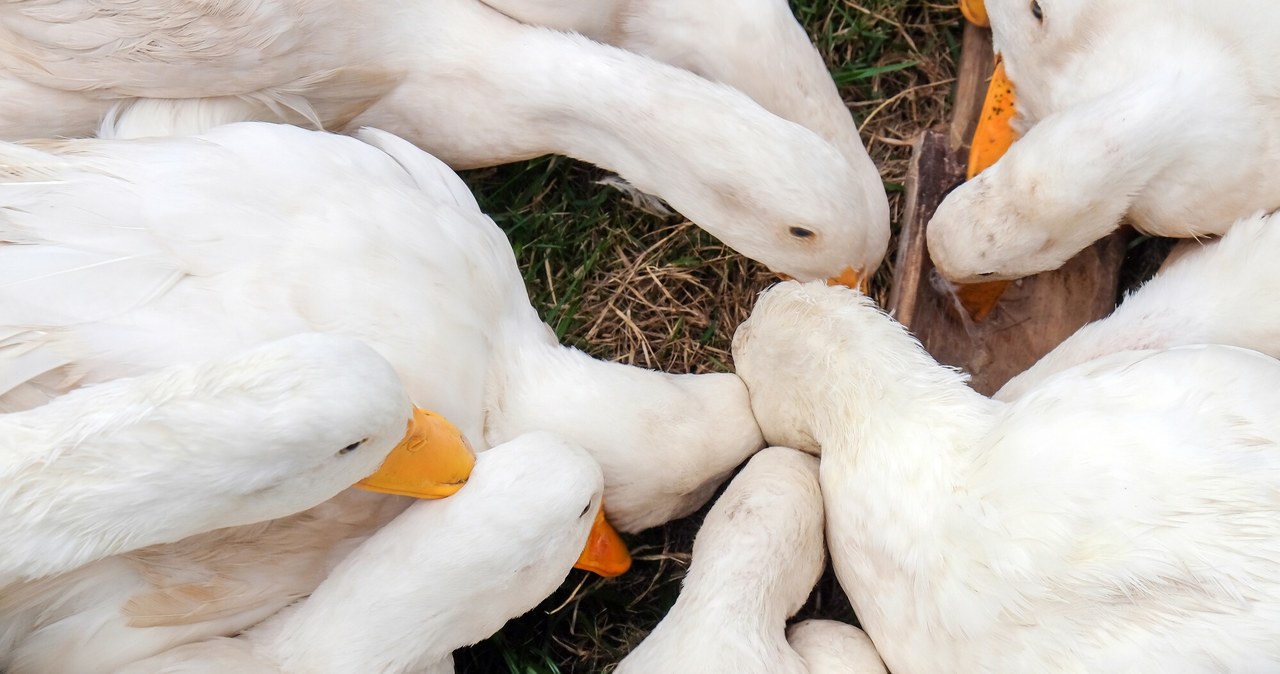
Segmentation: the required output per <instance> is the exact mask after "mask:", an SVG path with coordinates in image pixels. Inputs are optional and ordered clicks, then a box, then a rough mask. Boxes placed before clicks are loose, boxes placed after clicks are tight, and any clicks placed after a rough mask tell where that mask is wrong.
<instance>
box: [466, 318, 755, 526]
mask: <svg viewBox="0 0 1280 674" xmlns="http://www.w3.org/2000/svg"><path fill="white" fill-rule="evenodd" d="M523 327H524V329H522V330H506V331H504V333H506V334H507V335H508V336H510V337H512V338H510V339H508V340H507V341H506V343H505V345H504V346H503V347H501V353H500V355H499V356H498V357H496V358H495V362H499V363H501V369H494V370H492V371H491V372H490V376H489V381H488V382H487V383H486V391H485V420H484V426H485V431H484V432H485V440H486V442H487V444H489V445H490V446H492V445H495V444H498V443H501V442H505V441H508V440H511V439H512V438H515V437H516V436H518V435H521V434H523V433H527V432H529V431H534V430H544V431H550V432H553V433H556V434H559V435H562V436H564V437H566V438H569V439H571V440H573V441H574V442H576V443H577V444H580V445H582V446H583V447H585V448H586V449H587V450H588V451H589V452H591V454H592V456H593V457H594V458H595V459H596V461H597V462H598V463H599V464H600V467H601V469H602V470H603V471H604V475H605V485H606V487H605V503H606V506H605V509H606V511H607V512H608V513H609V520H610V522H611V523H612V524H613V525H614V526H615V527H617V528H619V529H620V530H623V531H639V530H641V529H645V528H648V527H651V526H656V525H658V524H661V523H663V522H666V521H668V520H670V519H673V518H675V517H682V516H684V515H687V514H689V513H690V512H691V511H692V510H694V509H696V508H698V507H699V506H701V505H702V503H704V502H705V501H706V499H707V498H709V497H710V493H711V491H713V490H714V489H715V486H716V485H718V484H719V483H720V482H721V481H723V479H724V478H725V477H727V476H728V474H729V473H730V472H731V471H732V470H733V469H734V467H736V466H737V465H739V464H740V463H742V461H744V460H745V459H746V458H747V457H748V456H749V455H750V454H751V453H752V452H753V451H755V450H757V449H759V448H760V447H761V446H762V445H763V439H762V438H761V435H760V429H759V427H758V426H757V425H756V422H755V418H754V417H753V416H752V414H751V406H750V402H749V400H748V398H747V390H746V386H745V385H744V384H743V383H742V380H741V379H739V378H738V377H737V376H736V375H733V374H726V373H715V374H682V375H678V374H668V373H665V372H656V371H652V370H646V369H643V368H640V367H634V366H630V365H623V364H621V363H612V362H608V361H603V360H598V359H595V358H592V357H591V356H589V355H587V354H585V353H583V352H581V351H579V350H577V349H573V348H570V347H566V346H562V345H560V344H559V343H557V342H556V341H555V339H554V337H553V336H552V335H551V333H550V330H549V329H547V328H546V327H545V326H543V325H541V324H540V323H539V324H538V325H536V326H531V325H528V324H526V325H524V326H523ZM537 333H541V334H540V335H539V334H537Z"/></svg>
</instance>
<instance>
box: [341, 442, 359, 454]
mask: <svg viewBox="0 0 1280 674" xmlns="http://www.w3.org/2000/svg"><path fill="white" fill-rule="evenodd" d="M362 444H364V440H359V441H357V442H353V443H351V444H349V445H347V446H346V447H343V448H342V449H339V450H338V454H350V453H351V452H353V451H355V449H356V448H357V447H359V446H360V445H362Z"/></svg>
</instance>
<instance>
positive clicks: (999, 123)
mask: <svg viewBox="0 0 1280 674" xmlns="http://www.w3.org/2000/svg"><path fill="white" fill-rule="evenodd" d="M1014 102H1015V98H1014V93H1013V82H1010V81H1009V76H1008V75H1006V74H1005V72H1004V61H1003V60H1001V59H1000V58H999V57H997V58H996V68H995V71H994V72H992V73H991V83H990V84H988V85H987V96H986V98H984V99H983V101H982V113H981V114H980V115H979V116H978V128H976V129H974V131H973V141H972V142H971V143H969V165H968V167H967V170H966V172H965V178H966V179H971V178H973V177H974V176H976V175H978V174H979V173H982V172H983V171H985V170H986V169H987V167H988V166H991V165H992V164H994V163H996V160H998V159H1000V157H1003V156H1004V153H1005V152H1008V151H1009V146H1011V145H1013V141H1014V140H1016V138H1017V136H1016V134H1015V133H1014V132H1013V125H1012V124H1011V122H1012V121H1013V112H1014Z"/></svg>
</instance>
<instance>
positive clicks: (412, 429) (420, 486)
mask: <svg viewBox="0 0 1280 674" xmlns="http://www.w3.org/2000/svg"><path fill="white" fill-rule="evenodd" d="M475 465H476V455H475V452H473V451H472V450H471V443H469V442H467V438H466V437H465V436H464V435H463V434H462V431H460V430H458V427H457V426H454V425H453V424H452V423H449V420H448V419H445V418H444V417H442V416H440V415H439V414H436V413H434V412H428V411H427V410H424V409H420V408H417V407H415V408H413V416H412V417H411V418H410V419H409V427H408V430H407V431H406V432H405V435H404V439H403V440H401V441H400V444H398V445H396V446H395V448H394V449H392V450H391V453H390V454H388V455H387V459H386V461H383V462H382V467H380V468H378V470H377V472H375V473H374V474H373V475H370V476H369V477H366V478H365V479H363V480H361V481H359V482H357V483H356V486H357V487H360V488H361V489H367V490H369V491H376V492H382V493H384V494H395V495H397V496H413V497H414V498H428V499H435V498H444V497H446V496H449V495H451V494H453V493H455V492H457V491H458V490H459V489H461V488H462V485H464V484H466V483H467V477H469V476H470V475H471V468H472V467H473V466H475Z"/></svg>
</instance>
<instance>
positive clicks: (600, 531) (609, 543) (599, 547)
mask: <svg viewBox="0 0 1280 674" xmlns="http://www.w3.org/2000/svg"><path fill="white" fill-rule="evenodd" d="M573 568H575V569H582V570H583V571H590V572H591V573H594V574H596V575H599V576H603V577H605V578H613V577H614V576H620V575H622V574H624V573H626V572H627V569H630V568H631V553H630V552H628V551H627V544H626V543H623V542H622V537H621V536H619V535H618V532H617V531H615V530H614V528H613V527H612V526H611V525H610V524H609V522H608V521H607V520H606V519H605V518H604V504H603V503H602V504H601V505H600V509H599V510H597V511H596V519H595V521H594V522H593V523H592V524H591V533H590V534H588V535H587V544H586V545H585V546H584V547H583V548H582V555H580V556H579V557H578V561H577V563H576V564H574V565H573Z"/></svg>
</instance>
